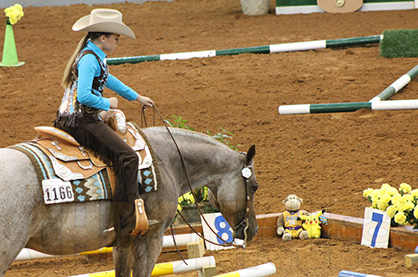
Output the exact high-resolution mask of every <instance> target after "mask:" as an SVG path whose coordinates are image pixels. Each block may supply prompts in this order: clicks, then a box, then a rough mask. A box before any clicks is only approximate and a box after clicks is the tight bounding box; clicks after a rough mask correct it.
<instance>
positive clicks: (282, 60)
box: [0, 0, 418, 277]
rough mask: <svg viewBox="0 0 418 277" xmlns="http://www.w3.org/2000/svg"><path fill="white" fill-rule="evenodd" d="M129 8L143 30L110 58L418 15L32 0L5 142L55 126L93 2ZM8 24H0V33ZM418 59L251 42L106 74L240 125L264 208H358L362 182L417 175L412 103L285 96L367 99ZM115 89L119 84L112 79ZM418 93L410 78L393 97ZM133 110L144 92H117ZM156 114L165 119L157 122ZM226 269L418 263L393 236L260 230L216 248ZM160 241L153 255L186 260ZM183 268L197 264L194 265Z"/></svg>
mask: <svg viewBox="0 0 418 277" xmlns="http://www.w3.org/2000/svg"><path fill="white" fill-rule="evenodd" d="M97 7H109V8H115V9H118V10H120V11H121V12H122V13H123V14H124V21H125V22H126V23H127V24H128V25H129V26H131V27H132V29H133V30H134V32H135V33H136V35H137V37H138V39H137V40H132V39H127V38H122V39H121V42H120V46H119V48H118V49H117V50H116V52H115V53H114V54H113V55H112V57H124V56H138V55H154V54H162V53H175V52H188V51H200V50H210V49H212V50H213V49H216V50H221V49H230V48H240V47H250V46H262V45H270V44H276V43H288V42H298V41H310V40H329V39H340V38H349V37H361V36H370V35H379V34H381V33H383V31H384V30H389V29H391V30H394V29H395V30H396V29H412V28H417V21H416V18H417V16H418V10H405V11H377V12H358V13H352V14H325V13H323V14H305V15H302V14H298V15H280V16H279V15H275V14H274V3H273V1H272V3H271V7H270V12H269V14H268V15H263V16H255V17H250V16H246V15H244V14H243V13H242V11H241V7H240V3H239V1H238V0H199V1H197V0H176V1H174V2H169V3H167V2H147V3H144V4H116V5H106V6H94V7H92V6H88V5H76V6H67V7H42V8H33V7H28V8H25V9H24V12H25V15H24V17H23V18H22V19H21V21H20V22H18V23H17V24H16V25H14V33H15V39H16V45H17V49H18V55H19V60H21V61H24V62H25V63H26V64H25V65H24V66H22V67H18V68H0V83H1V86H0V101H1V104H2V107H1V109H0V122H1V132H0V141H1V144H0V146H1V147H5V146H8V145H12V144H15V143H19V142H22V141H25V140H29V139H32V138H34V137H35V136H36V134H35V132H34V130H33V127H35V126H39V125H51V124H52V122H53V120H54V116H55V111H56V109H57V107H58V105H59V103H60V100H61V96H62V89H61V88H60V85H59V83H60V80H61V76H62V72H63V70H64V67H65V64H66V61H67V59H68V58H69V57H70V55H71V53H72V51H73V49H74V48H75V46H76V44H77V42H78V40H79V39H80V38H81V34H79V33H74V32H72V31H71V26H72V24H73V23H74V22H75V21H76V20H77V19H78V18H79V17H81V16H83V15H86V14H88V13H89V12H90V10H91V9H92V8H97ZM3 36H4V31H3V30H2V29H1V28H0V37H3ZM417 63H418V58H397V59H385V58H381V57H379V47H378V45H371V46H362V47H351V48H339V49H323V50H315V51H306V52H293V53H280V54H242V55H237V56H220V57H213V58H207V59H191V60H183V61H159V62H144V63H140V64H124V65H119V66H111V68H110V70H111V73H112V74H114V75H115V76H117V77H119V79H121V80H122V81H124V82H125V83H126V84H128V85H130V86H131V87H132V88H134V89H135V90H137V91H138V92H140V93H141V94H143V95H146V96H149V97H151V98H152V99H153V100H154V101H155V103H156V105H157V107H158V109H159V110H160V111H161V112H162V114H163V115H164V116H165V117H166V118H170V117H171V116H174V115H175V116H181V117H182V118H184V119H186V120H188V122H187V124H188V125H189V126H191V127H193V128H195V129H196V130H197V131H203V132H206V131H209V132H210V133H211V134H216V133H218V132H221V131H222V129H221V128H223V129H225V130H227V131H230V132H232V133H233V134H234V136H233V139H232V140H231V143H232V144H234V145H238V146H239V149H240V150H241V151H247V150H248V148H249V147H250V146H251V145H253V144H255V145H256V150H257V155H256V159H255V167H256V174H257V179H258V183H259V186H260V188H259V190H258V191H257V194H256V209H257V213H258V214H268V213H277V212H281V211H283V210H284V206H283V205H282V203H281V200H282V199H284V198H285V197H286V195H288V194H290V193H296V194H298V195H299V196H300V197H301V198H303V199H304V203H303V206H302V208H303V209H305V210H308V211H317V210H319V209H322V208H325V209H326V210H327V211H328V212H332V213H337V214H343V215H348V216H355V217H363V214H364V208H365V207H367V206H369V203H368V202H367V201H366V200H365V199H364V198H363V196H362V191H363V190H364V189H366V188H368V187H371V188H378V187H380V186H381V184H382V183H389V184H391V185H393V186H398V185H399V184H400V183H402V182H406V183H409V184H410V185H411V186H412V187H414V188H418V182H417V176H416V174H417V170H418V162H417V158H416V157H417V154H418V153H417V150H418V143H417V142H416V138H417V133H418V131H417V128H416V125H417V112H416V111H411V110H407V111H371V110H360V111H357V112H352V113H332V114H312V115H279V114H278V110H277V108H278V106H279V105H285V104H309V103H338V102H362V101H369V100H370V99H372V98H373V97H374V96H376V95H378V94H379V93H380V92H381V91H383V90H384V89H385V88H386V87H388V86H389V85H390V84H391V83H393V82H394V81H395V80H396V79H398V78H399V77H401V76H402V75H403V74H405V73H406V72H408V71H409V70H410V69H412V68H413V67H415V66H416V65H417ZM106 95H107V96H110V95H113V94H111V93H110V92H106ZM416 98H418V84H417V82H415V81H412V82H411V83H410V84H408V86H407V87H406V88H405V89H404V90H402V91H401V92H400V93H398V94H397V95H395V96H394V97H392V99H416ZM120 108H121V109H123V110H124V111H125V113H126V115H127V117H128V119H129V120H131V121H136V122H139V121H140V109H139V107H138V105H136V104H135V103H130V102H127V101H124V100H122V99H121V101H120ZM160 124H161V123H160ZM206 254H207V255H214V256H215V259H216V262H217V269H218V273H225V272H229V271H233V270H237V269H240V268H244V267H249V266H255V265H257V264H262V263H267V262H273V263H274V264H275V265H276V267H277V271H278V273H277V274H276V276H337V275H338V272H340V271H341V270H351V271H357V272H363V273H368V274H376V275H383V276H417V274H418V266H414V267H413V268H411V269H406V268H405V267H404V265H403V259H404V255H406V254H410V253H407V252H405V251H399V250H395V249H370V248H368V247H364V246H361V245H358V244H355V243H351V242H344V241H336V240H329V239H316V240H309V241H300V240H293V241H291V242H286V243H285V242H283V241H282V240H281V239H280V238H261V237H260V238H256V239H255V241H254V242H253V243H251V244H250V245H249V246H248V248H247V249H245V250H240V249H239V250H225V251H219V252H209V251H207V253H206ZM179 259H180V257H179V256H178V255H177V254H175V253H168V254H163V255H161V256H160V258H159V260H158V262H164V261H170V260H179ZM112 268H113V265H112V259H111V258H108V259H100V260H85V258H84V257H68V258H59V259H44V260H36V261H24V262H15V263H13V264H12V266H11V268H10V270H9V271H8V272H7V274H6V276H9V277H11V276H69V275H76V274H83V273H90V272H97V271H104V270H110V269H112ZM182 276H196V273H190V274H183V275H182Z"/></svg>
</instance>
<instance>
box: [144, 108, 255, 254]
mask: <svg viewBox="0 0 418 277" xmlns="http://www.w3.org/2000/svg"><path fill="white" fill-rule="evenodd" d="M153 111H154V113H153V123H154V126H155V113H158V115H159V117H160V119H161V121H162V122H163V123H164V126H165V128H166V129H167V132H168V133H169V135H170V137H171V139H172V140H173V142H174V145H175V146H176V148H177V151H178V153H179V156H180V160H181V163H182V165H183V169H184V172H185V174H186V180H187V184H188V185H189V188H190V192H191V194H192V195H193V198H194V200H195V203H197V198H196V195H195V194H194V192H193V188H192V185H191V182H190V178H189V173H188V172H187V168H186V164H185V162H184V158H183V155H182V153H181V151H180V148H179V146H178V144H177V142H176V140H175V139H174V137H173V135H172V133H171V131H170V129H169V128H168V125H167V122H166V120H165V119H164V118H163V116H162V114H161V113H160V111H159V110H158V108H157V107H156V106H155V104H154V105H153ZM143 122H145V126H146V127H148V125H147V121H146V116H145V106H143V108H142V110H141V126H142V123H143ZM241 154H243V155H245V153H243V152H241ZM252 166H253V162H252V163H251V164H250V165H247V166H245V167H244V168H243V169H242V170H241V175H242V177H243V178H244V179H245V194H246V204H245V206H246V207H245V214H244V218H243V219H242V220H241V221H240V222H239V223H238V224H237V225H236V226H235V227H234V230H236V229H237V228H239V227H240V226H241V225H243V224H246V226H245V228H244V243H243V244H242V245H240V244H235V243H231V242H228V241H225V240H224V239H223V238H222V237H220V236H219V235H218V234H217V233H216V232H215V231H214V230H213V229H212V228H211V227H210V225H209V224H208V222H207V221H206V218H205V217H204V216H203V213H202V210H201V209H200V207H199V205H196V207H197V209H198V211H199V213H200V215H201V217H202V218H203V221H204V222H205V223H206V225H207V226H208V227H209V229H210V230H211V231H212V232H213V233H214V234H215V235H216V236H217V237H218V238H219V239H220V240H221V241H222V242H224V243H225V244H227V245H228V246H234V247H240V248H243V249H245V247H246V244H247V230H248V228H249V223H248V213H249V211H250V207H249V202H250V195H249V190H250V182H249V180H250V177H251V175H252V172H251V168H252ZM177 212H178V214H179V215H180V216H181V218H182V219H183V220H184V222H185V223H186V224H187V225H188V226H189V228H190V229H191V230H192V231H193V232H195V233H196V234H197V235H198V236H199V237H200V238H201V239H203V240H204V241H206V242H209V243H212V244H214V245H217V246H224V245H223V244H219V243H216V242H213V241H209V240H208V239H206V238H204V237H203V235H201V234H200V233H199V232H198V231H196V230H195V229H194V228H193V227H192V226H191V225H190V224H189V222H187V220H186V219H185V218H184V216H183V215H182V214H181V212H180V211H179V210H177ZM170 226H171V233H172V235H173V229H172V223H171V225H170ZM173 240H174V235H173ZM176 248H177V245H176ZM177 251H178V248H177ZM180 256H181V254H180ZM183 260H184V259H183Z"/></svg>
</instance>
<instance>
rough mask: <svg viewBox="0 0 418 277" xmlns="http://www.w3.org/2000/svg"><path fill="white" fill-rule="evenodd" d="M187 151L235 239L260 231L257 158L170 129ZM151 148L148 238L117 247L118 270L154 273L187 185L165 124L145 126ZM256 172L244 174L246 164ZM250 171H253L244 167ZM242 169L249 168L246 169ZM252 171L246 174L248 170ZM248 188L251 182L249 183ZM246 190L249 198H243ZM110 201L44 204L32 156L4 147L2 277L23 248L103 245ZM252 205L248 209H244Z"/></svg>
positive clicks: (194, 174) (198, 181) (0, 162)
mask: <svg viewBox="0 0 418 277" xmlns="http://www.w3.org/2000/svg"><path fill="white" fill-rule="evenodd" d="M170 130H171V132H172V134H173V137H174V138H175V140H176V142H177V144H178V147H179V149H180V150H181V153H182V155H183V157H184V161H185V165H186V168H187V172H188V175H189V177H190V182H191V184H192V187H193V189H195V188H198V187H201V186H207V187H208V188H209V189H210V198H211V203H212V205H214V206H216V208H217V209H218V210H219V211H221V213H222V214H223V216H224V217H225V219H226V220H227V221H228V223H229V224H230V225H231V226H232V228H233V229H234V237H236V238H241V239H244V237H245V238H246V239H247V240H248V241H250V240H251V239H252V238H253V237H254V236H255V235H256V234H257V231H258V225H257V221H256V218H255V211H254V193H255V191H256V190H257V187H258V185H257V182H256V179H255V175H254V169H253V166H252V164H253V162H252V159H253V157H254V155H255V148H254V147H251V148H250V150H249V151H248V153H247V154H243V153H238V152H236V151H233V150H231V149H230V148H229V147H228V146H226V145H225V144H223V143H221V142H219V141H217V140H215V139H213V138H212V137H210V136H208V135H204V134H201V133H197V132H192V131H187V130H184V129H179V128H170ZM143 131H144V133H145V135H146V136H147V137H148V140H149V143H150V145H151V147H152V148H153V150H154V153H155V156H156V159H157V162H158V165H159V168H160V171H161V184H159V188H158V190H157V191H155V192H150V193H146V194H143V195H142V198H143V199H144V201H145V206H146V212H147V215H148V218H149V219H150V220H158V224H155V225H152V226H150V229H149V230H148V232H147V233H146V234H145V235H144V236H143V237H140V236H137V237H136V238H134V239H133V240H132V243H131V245H130V247H128V248H126V249H122V248H120V249H116V247H114V248H113V249H114V250H113V258H114V263H115V269H116V276H130V275H129V273H130V272H131V270H132V276H134V277H137V276H150V275H151V272H152V270H153V267H154V265H155V263H156V260H157V258H158V256H159V254H160V252H161V249H162V243H163V235H164V231H165V230H166V229H167V228H168V226H170V223H171V222H172V220H173V219H174V216H175V214H176V209H177V199H178V197H180V196H181V195H182V194H184V193H186V192H187V191H189V190H190V189H189V186H188V182H187V180H186V177H185V170H184V168H183V165H182V163H181V160H180V156H179V153H178V151H177V148H176V146H175V144H174V143H173V140H172V139H171V137H170V135H169V133H168V131H167V130H166V128H164V127H150V128H145V129H143ZM244 168H249V169H250V170H251V171H250V172H251V173H252V174H251V176H250V177H248V178H244V177H243V174H242V170H243V169H244ZM245 171H246V172H247V173H248V171H249V170H248V169H246V170H245ZM244 175H245V174H244ZM247 176H248V175H247ZM246 186H247V188H246ZM246 191H248V199H247V198H246V195H247V193H246ZM110 205H111V204H110V202H109V201H91V202H87V203H79V202H78V203H61V204H54V205H46V204H44V199H43V193H42V188H41V187H40V185H39V184H38V180H37V177H36V173H35V170H34V168H33V166H32V164H31V162H30V160H29V158H28V157H27V156H26V155H24V154H23V153H21V152H20V151H17V150H12V149H7V148H2V149H0V276H3V275H4V274H5V272H6V270H7V269H8V267H9V266H10V264H11V263H12V262H13V261H14V260H15V258H16V256H17V255H18V254H19V252H20V251H21V249H22V248H23V247H28V248H32V249H35V250H37V251H41V252H43V253H47V254H53V255H67V254H74V253H80V252H83V251H89V250H96V249H99V248H101V247H104V246H105V245H107V243H109V240H112V239H113V237H112V236H111V234H109V232H104V231H105V230H107V229H109V228H111V227H112V226H113V225H112V222H111V218H110V216H109V214H110ZM246 208H248V212H246Z"/></svg>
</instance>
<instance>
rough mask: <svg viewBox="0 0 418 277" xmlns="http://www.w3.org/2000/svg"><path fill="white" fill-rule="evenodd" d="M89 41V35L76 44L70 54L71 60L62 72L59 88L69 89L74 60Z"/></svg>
mask: <svg viewBox="0 0 418 277" xmlns="http://www.w3.org/2000/svg"><path fill="white" fill-rule="evenodd" d="M88 39H89V35H85V36H84V37H83V38H82V39H81V40H80V41H79V42H78V44H77V47H76V48H75V50H74V53H73V54H72V56H71V58H70V59H69V60H68V63H67V66H66V67H65V70H64V76H63V77H62V81H61V86H63V87H64V88H65V89H66V88H69V87H70V86H71V85H72V84H73V73H72V67H73V63H74V61H75V59H76V58H77V55H78V53H80V51H81V50H82V49H83V48H84V47H86V45H87V41H88Z"/></svg>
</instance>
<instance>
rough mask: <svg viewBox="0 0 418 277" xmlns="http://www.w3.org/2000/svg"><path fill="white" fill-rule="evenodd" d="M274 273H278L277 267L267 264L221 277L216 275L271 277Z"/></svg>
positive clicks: (227, 275)
mask: <svg viewBox="0 0 418 277" xmlns="http://www.w3.org/2000/svg"><path fill="white" fill-rule="evenodd" d="M274 273H276V266H275V265H274V264H273V263H266V264H262V265H258V266H253V267H249V268H244V269H240V270H237V271H233V272H229V273H225V274H221V275H216V276H215V277H219V276H222V277H262V276H270V275H272V274H274Z"/></svg>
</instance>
